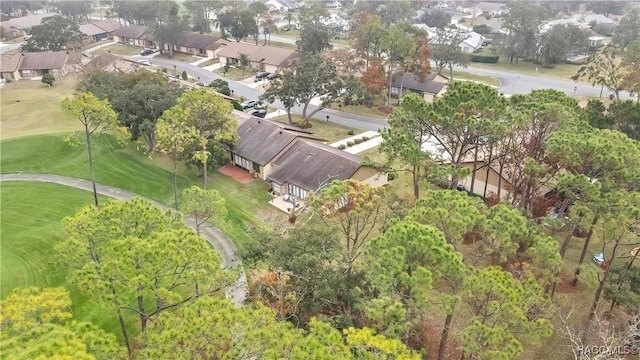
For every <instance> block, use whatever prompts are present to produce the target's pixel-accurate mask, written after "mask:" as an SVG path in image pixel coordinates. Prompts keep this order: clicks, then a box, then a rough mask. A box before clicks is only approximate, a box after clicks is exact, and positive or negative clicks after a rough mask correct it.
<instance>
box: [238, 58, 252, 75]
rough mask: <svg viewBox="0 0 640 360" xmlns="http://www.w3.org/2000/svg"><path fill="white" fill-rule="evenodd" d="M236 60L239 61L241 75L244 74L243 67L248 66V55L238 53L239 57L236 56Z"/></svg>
mask: <svg viewBox="0 0 640 360" xmlns="http://www.w3.org/2000/svg"><path fill="white" fill-rule="evenodd" d="M238 62H240V68H241V69H242V76H244V69H245V68H246V67H247V66H249V56H248V55H247V54H240V57H238Z"/></svg>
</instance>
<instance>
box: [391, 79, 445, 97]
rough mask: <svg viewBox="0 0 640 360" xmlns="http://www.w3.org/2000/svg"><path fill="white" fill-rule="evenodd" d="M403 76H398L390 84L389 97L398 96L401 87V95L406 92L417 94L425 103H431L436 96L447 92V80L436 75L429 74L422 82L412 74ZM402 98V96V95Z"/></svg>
mask: <svg viewBox="0 0 640 360" xmlns="http://www.w3.org/2000/svg"><path fill="white" fill-rule="evenodd" d="M402 78H403V76H402V75H401V74H398V75H396V76H395V77H394V79H393V82H392V83H391V95H394V96H396V97H397V96H398V93H399V92H400V87H402V92H403V94H404V93H406V92H407V91H410V92H415V93H418V94H420V95H421V96H422V98H423V99H424V100H425V101H428V102H431V101H433V99H435V98H436V97H438V96H441V95H442V94H444V93H445V92H446V91H447V87H448V84H449V79H448V78H447V77H445V76H442V75H440V74H437V73H431V74H429V75H427V76H426V77H425V79H424V81H420V79H419V78H418V77H417V76H416V75H414V74H413V73H406V74H405V75H404V82H403V81H402ZM403 96H404V95H403Z"/></svg>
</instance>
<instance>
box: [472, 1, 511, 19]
mask: <svg viewBox="0 0 640 360" xmlns="http://www.w3.org/2000/svg"><path fill="white" fill-rule="evenodd" d="M475 8H476V9H478V10H479V11H481V12H482V13H483V14H489V15H491V16H498V15H502V14H504V13H505V11H506V9H505V3H495V2H488V1H481V2H479V3H477V4H476V6H475Z"/></svg>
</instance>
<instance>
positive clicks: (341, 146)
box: [338, 144, 347, 150]
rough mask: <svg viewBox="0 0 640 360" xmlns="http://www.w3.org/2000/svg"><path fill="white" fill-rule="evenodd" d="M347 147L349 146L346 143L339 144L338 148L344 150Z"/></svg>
mask: <svg viewBox="0 0 640 360" xmlns="http://www.w3.org/2000/svg"><path fill="white" fill-rule="evenodd" d="M346 148H347V146H346V145H345V144H340V145H338V149H340V150H344V149H346Z"/></svg>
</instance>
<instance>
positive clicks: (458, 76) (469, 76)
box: [443, 71, 502, 87]
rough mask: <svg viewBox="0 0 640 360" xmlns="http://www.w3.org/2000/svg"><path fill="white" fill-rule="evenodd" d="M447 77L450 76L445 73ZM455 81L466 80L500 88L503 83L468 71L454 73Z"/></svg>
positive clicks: (491, 77)
mask: <svg viewBox="0 0 640 360" xmlns="http://www.w3.org/2000/svg"><path fill="white" fill-rule="evenodd" d="M443 74H444V75H445V76H449V75H448V74H449V73H448V72H446V73H443ZM453 79H454V80H466V81H475V82H479V83H483V84H486V85H489V86H496V87H498V86H500V85H501V84H502V83H501V82H500V80H498V79H497V78H495V77H493V76H485V75H478V74H473V73H470V72H466V71H454V72H453Z"/></svg>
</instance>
